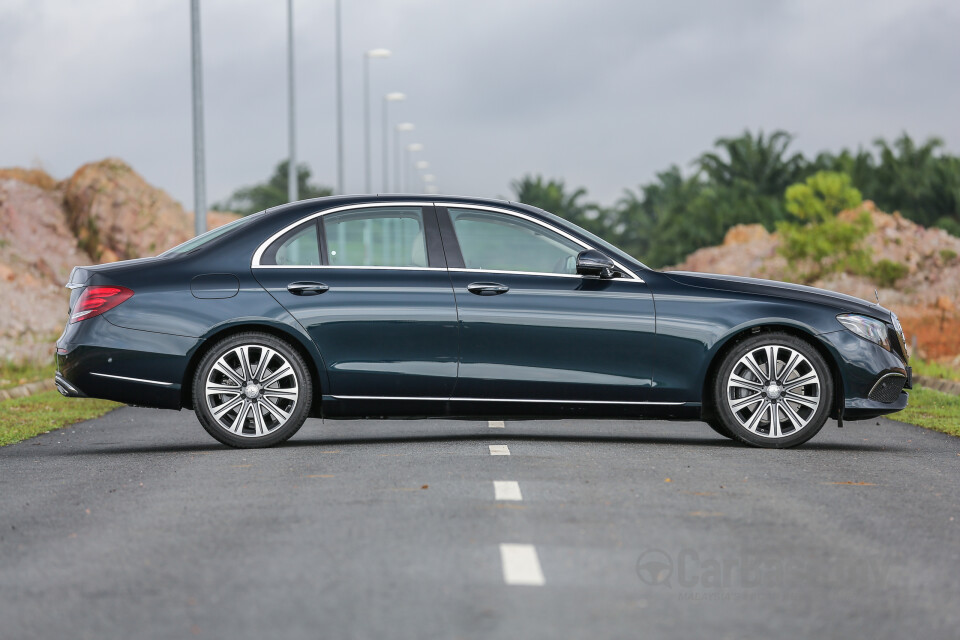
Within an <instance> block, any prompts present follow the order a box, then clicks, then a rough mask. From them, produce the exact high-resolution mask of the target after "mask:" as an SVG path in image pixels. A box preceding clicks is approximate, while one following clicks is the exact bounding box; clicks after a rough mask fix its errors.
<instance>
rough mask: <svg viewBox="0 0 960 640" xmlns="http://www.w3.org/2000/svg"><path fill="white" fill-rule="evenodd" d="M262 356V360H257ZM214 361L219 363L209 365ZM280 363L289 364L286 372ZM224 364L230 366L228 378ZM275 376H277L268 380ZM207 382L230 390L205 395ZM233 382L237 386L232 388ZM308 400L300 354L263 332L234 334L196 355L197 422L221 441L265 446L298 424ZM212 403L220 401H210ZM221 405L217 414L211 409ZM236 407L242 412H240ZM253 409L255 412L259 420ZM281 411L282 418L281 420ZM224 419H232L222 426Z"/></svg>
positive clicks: (292, 431) (290, 432)
mask: <svg viewBox="0 0 960 640" xmlns="http://www.w3.org/2000/svg"><path fill="white" fill-rule="evenodd" d="M241 354H242V355H243V360H241V359H240V355H241ZM254 356H256V358H257V359H256V360H254V359H253V358H254ZM221 359H223V360H221ZM264 359H266V360H267V362H263V360H264ZM218 361H219V362H220V366H219V367H217V368H216V369H214V367H215V366H216V365H217V363H218ZM244 361H245V362H246V365H244ZM234 363H236V364H234ZM254 363H256V364H254ZM237 364H238V365H239V366H237ZM285 365H289V368H290V372H289V373H285V372H286V369H285V368H284V366H285ZM225 368H228V369H231V370H232V371H233V376H232V377H231V376H230V375H229V374H228V372H227V371H225ZM261 368H262V369H263V371H262V373H261V372H260V369H261ZM245 372H246V375H243V374H244V373H245ZM276 376H280V377H279V378H277V379H276V380H275V381H273V382H271V378H272V377H276ZM261 382H263V383H266V384H263V385H261V384H260V383H261ZM208 383H209V384H211V385H219V386H217V387H211V389H214V388H224V389H225V390H227V387H230V389H229V390H228V392H227V393H224V394H210V395H209V396H208V394H207V385H208ZM234 386H235V387H236V389H237V391H233V387H234ZM254 387H255V393H254ZM248 390H249V392H248ZM251 393H253V395H251ZM312 401H313V381H312V380H311V377H310V370H309V369H308V368H307V365H306V363H305V362H304V360H303V358H302V357H301V355H300V353H299V352H298V351H297V350H296V349H294V348H293V347H292V346H291V345H290V344H289V343H287V342H286V341H284V340H281V339H279V338H277V337H276V336H273V335H270V334H268V333H261V332H257V331H250V332H245V333H237V334H234V335H232V336H228V337H226V338H224V339H222V340H220V341H218V342H217V343H216V344H214V345H213V346H212V347H211V348H210V349H209V350H208V351H207V353H206V354H204V356H203V358H201V360H200V363H199V364H198V365H197V371H196V374H195V375H194V377H193V406H194V411H195V412H196V414H197V419H198V420H199V421H200V424H201V425H203V428H204V429H206V431H207V433H209V434H210V435H211V436H213V437H214V438H216V439H217V440H219V441H220V442H222V443H223V444H225V445H228V446H231V447H237V448H240V449H252V448H259V447H270V446H273V445H276V444H279V443H281V442H283V441H285V440H287V439H288V438H290V437H291V436H292V435H293V434H295V433H296V432H297V431H298V430H299V429H300V427H302V426H303V423H304V421H306V419H307V416H309V415H310V405H311V403H312ZM214 402H219V403H220V404H217V405H214V404H213V403H214ZM237 402H240V404H237V405H236V406H235V408H234V409H230V408H229V407H228V406H227V405H230V404H231V403H237ZM267 403H270V404H271V406H269V407H268V406H267ZM224 407H227V409H228V410H227V411H225V412H223V413H221V414H220V419H218V417H217V415H215V410H216V409H220V410H222V409H223V408H224ZM241 411H243V412H245V413H244V414H243V415H242V416H241V415H240V414H241ZM254 412H256V413H258V414H259V416H260V417H259V419H256V417H255V413H254ZM284 415H286V418H285V419H283V420H282V419H281V418H282V417H283V416H284ZM221 419H222V420H223V421H224V422H223V423H221ZM227 421H229V422H232V423H233V424H232V425H230V426H228V425H227V424H226V422H227ZM231 426H233V427H235V430H234V431H231V430H230V428H231ZM258 433H262V435H257V434H258Z"/></svg>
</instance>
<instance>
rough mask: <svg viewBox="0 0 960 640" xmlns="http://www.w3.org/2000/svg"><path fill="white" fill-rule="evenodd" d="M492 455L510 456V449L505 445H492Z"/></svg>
mask: <svg viewBox="0 0 960 640" xmlns="http://www.w3.org/2000/svg"><path fill="white" fill-rule="evenodd" d="M490 455H492V456H508V455H510V447H508V446H507V445H505V444H492V445H490Z"/></svg>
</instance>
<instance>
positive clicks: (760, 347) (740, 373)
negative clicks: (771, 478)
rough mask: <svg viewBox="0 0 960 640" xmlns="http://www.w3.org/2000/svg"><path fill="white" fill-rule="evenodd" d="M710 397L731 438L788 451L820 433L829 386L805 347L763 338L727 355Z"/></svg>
mask: <svg viewBox="0 0 960 640" xmlns="http://www.w3.org/2000/svg"><path fill="white" fill-rule="evenodd" d="M714 394H715V395H714V402H715V407H716V411H717V414H718V416H719V418H720V421H721V423H722V424H723V426H724V427H726V428H727V429H728V430H729V431H730V433H731V434H733V436H734V437H735V438H737V439H738V440H741V441H743V442H747V443H749V444H753V445H757V446H761V447H776V448H782V447H792V446H795V445H798V444H801V443H803V442H806V441H807V440H809V439H810V438H812V437H813V436H814V435H816V433H817V432H818V431H819V430H820V428H821V427H823V424H824V422H826V419H827V415H828V414H829V411H830V401H831V399H832V397H833V382H832V380H831V378H830V370H829V368H828V367H827V364H826V362H824V360H823V357H822V356H821V355H820V354H819V353H818V352H817V351H816V349H814V348H813V347H812V346H811V345H810V344H808V343H807V342H805V341H803V340H801V339H799V338H796V337H794V336H791V335H789V334H784V333H779V332H776V333H762V334H757V335H755V336H752V337H750V338H748V339H747V340H744V341H743V342H741V343H739V344H737V345H736V346H735V347H734V348H733V349H732V350H730V351H729V352H728V353H727V354H726V356H725V357H724V360H723V363H722V364H721V366H720V369H719V372H718V375H717V379H716V381H715V384H714Z"/></svg>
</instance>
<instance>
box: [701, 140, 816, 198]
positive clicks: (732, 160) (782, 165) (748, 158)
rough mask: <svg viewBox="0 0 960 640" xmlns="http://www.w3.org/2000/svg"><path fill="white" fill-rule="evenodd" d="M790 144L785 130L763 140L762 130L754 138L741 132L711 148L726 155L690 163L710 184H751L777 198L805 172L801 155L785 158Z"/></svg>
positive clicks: (726, 185) (727, 185)
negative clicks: (711, 182)
mask: <svg viewBox="0 0 960 640" xmlns="http://www.w3.org/2000/svg"><path fill="white" fill-rule="evenodd" d="M792 141H793V136H791V135H790V134H789V133H787V132H786V131H779V130H778V131H774V132H773V135H771V136H769V137H766V136H765V135H764V133H763V131H760V132H759V133H757V135H756V137H754V136H753V135H752V134H751V133H750V131H744V133H743V135H742V136H740V137H739V138H719V139H717V141H716V142H715V143H714V147H717V148H718V149H720V150H722V151H723V152H725V153H726V158H723V157H721V155H720V154H719V153H714V152H707V153H704V154H703V155H701V156H700V157H699V158H698V159H697V160H696V161H695V162H694V164H695V165H696V166H697V167H699V168H700V169H701V170H702V171H703V172H704V173H705V174H706V176H707V177H708V178H709V179H710V180H712V181H713V182H714V183H716V184H717V185H720V186H725V187H736V186H742V185H744V184H750V185H754V187H755V189H756V191H757V192H758V193H760V194H763V195H770V196H777V197H780V196H782V195H783V192H784V191H785V190H786V188H787V187H789V186H790V185H791V184H793V183H794V182H797V181H798V180H800V179H801V177H802V175H803V173H804V172H805V169H806V161H805V160H804V158H803V155H802V154H800V153H795V154H793V155H791V156H789V157H787V147H789V146H790V143H791V142H792Z"/></svg>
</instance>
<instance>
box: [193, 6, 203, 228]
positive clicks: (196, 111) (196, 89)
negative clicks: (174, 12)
mask: <svg viewBox="0 0 960 640" xmlns="http://www.w3.org/2000/svg"><path fill="white" fill-rule="evenodd" d="M190 61H191V77H192V81H193V230H194V233H195V234H196V235H200V234H201V233H203V232H204V231H206V230H207V184H206V182H207V179H206V176H205V175H204V174H205V167H204V165H205V162H204V157H203V64H202V62H203V61H202V59H201V55H200V0H190Z"/></svg>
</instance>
